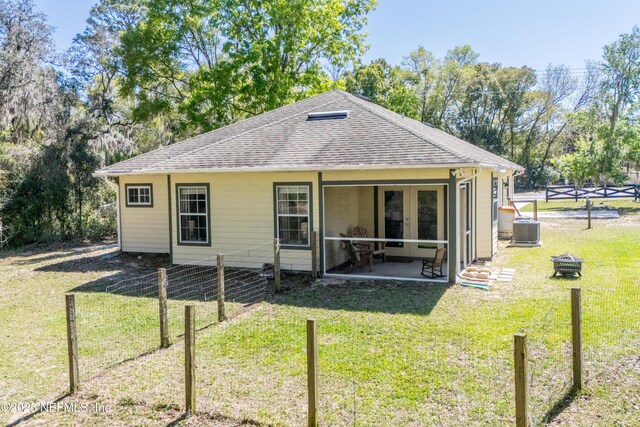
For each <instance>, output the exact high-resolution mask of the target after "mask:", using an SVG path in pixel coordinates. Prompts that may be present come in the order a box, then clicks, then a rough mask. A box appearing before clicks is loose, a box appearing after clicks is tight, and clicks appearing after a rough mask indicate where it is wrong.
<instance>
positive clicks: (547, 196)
mask: <svg viewBox="0 0 640 427" xmlns="http://www.w3.org/2000/svg"><path fill="white" fill-rule="evenodd" d="M544 201H545V203H549V187H545V188H544Z"/></svg>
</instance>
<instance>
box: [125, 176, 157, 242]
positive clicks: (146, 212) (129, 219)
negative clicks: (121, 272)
mask: <svg viewBox="0 0 640 427" xmlns="http://www.w3.org/2000/svg"><path fill="white" fill-rule="evenodd" d="M127 184H129V185H136V184H151V185H152V197H153V207H128V206H127V205H126V202H127V194H126V185H127ZM119 188H120V223H121V229H120V232H121V241H122V250H123V251H124V252H149V253H169V212H168V195H167V177H166V175H144V176H135V177H134V176H126V177H124V176H123V177H120V183H119Z"/></svg>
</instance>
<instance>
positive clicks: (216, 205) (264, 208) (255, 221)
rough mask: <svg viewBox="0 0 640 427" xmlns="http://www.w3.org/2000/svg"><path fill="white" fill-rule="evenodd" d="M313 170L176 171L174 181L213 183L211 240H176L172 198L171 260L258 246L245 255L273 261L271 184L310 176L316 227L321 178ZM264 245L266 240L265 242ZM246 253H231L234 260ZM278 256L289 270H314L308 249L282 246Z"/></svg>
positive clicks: (202, 258) (205, 259) (202, 259)
mask: <svg viewBox="0 0 640 427" xmlns="http://www.w3.org/2000/svg"><path fill="white" fill-rule="evenodd" d="M317 176H318V174H317V173H314V172H291V173H287V172H281V173H215V174H180V175H172V176H171V180H172V185H173V186H174V189H173V191H174V192H175V185H176V184H209V191H210V208H211V215H210V218H211V246H210V247H209V246H189V245H178V244H177V242H178V228H177V224H178V219H177V211H176V206H175V202H174V206H173V210H174V219H173V242H174V246H173V260H174V263H176V264H185V263H190V262H198V263H202V264H213V263H214V262H215V255H216V254H217V253H223V254H228V253H231V252H235V251H238V250H245V249H249V248H253V247H256V246H260V248H259V250H256V251H255V252H253V254H252V255H247V257H248V258H251V259H252V262H256V261H258V260H261V259H264V262H273V261H272V259H273V255H272V253H273V246H272V243H273V239H274V236H275V230H274V228H275V222H274V200H273V184H274V182H278V183H288V182H311V184H312V191H313V220H312V221H313V227H314V229H315V230H316V231H317V230H318V229H319V224H318V218H319V213H318V212H319V211H318V183H317ZM261 245H263V246H261ZM241 256H242V255H240V254H239V255H233V256H231V257H232V258H233V259H234V260H237V259H240V258H241ZM231 257H230V258H231ZM280 262H281V265H282V268H283V269H286V270H310V269H311V251H310V250H309V249H295V250H291V249H283V250H282V251H281V254H280Z"/></svg>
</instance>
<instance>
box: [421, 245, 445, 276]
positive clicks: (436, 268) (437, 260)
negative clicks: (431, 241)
mask: <svg viewBox="0 0 640 427" xmlns="http://www.w3.org/2000/svg"><path fill="white" fill-rule="evenodd" d="M446 255H447V250H446V249H445V248H438V249H436V255H435V256H434V257H433V258H423V259H422V273H420V274H422V275H423V276H424V277H428V278H430V279H433V278H434V277H444V274H443V273H442V266H443V265H444V259H445V257H446Z"/></svg>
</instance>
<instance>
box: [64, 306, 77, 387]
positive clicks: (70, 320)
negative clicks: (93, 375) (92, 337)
mask: <svg viewBox="0 0 640 427" xmlns="http://www.w3.org/2000/svg"><path fill="white" fill-rule="evenodd" d="M64 299H65V307H66V311H67V350H68V353H69V392H71V393H75V392H76V391H78V379H79V376H80V370H79V369H78V334H77V330H76V296H75V295H74V294H70V295H65V296H64Z"/></svg>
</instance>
